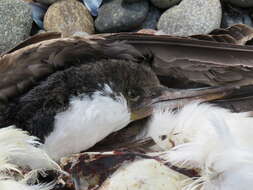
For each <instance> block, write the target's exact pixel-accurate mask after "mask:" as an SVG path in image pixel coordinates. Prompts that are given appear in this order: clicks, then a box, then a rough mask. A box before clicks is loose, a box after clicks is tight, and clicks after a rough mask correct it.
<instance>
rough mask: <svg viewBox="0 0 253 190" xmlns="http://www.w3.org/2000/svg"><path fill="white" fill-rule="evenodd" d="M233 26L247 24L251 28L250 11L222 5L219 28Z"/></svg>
mask: <svg viewBox="0 0 253 190" xmlns="http://www.w3.org/2000/svg"><path fill="white" fill-rule="evenodd" d="M234 24H247V25H249V26H253V22H252V19H251V16H250V11H249V10H247V9H242V8H239V7H233V6H231V5H229V4H228V5H224V6H223V11H222V21H221V27H222V28H227V27H229V26H232V25H234Z"/></svg>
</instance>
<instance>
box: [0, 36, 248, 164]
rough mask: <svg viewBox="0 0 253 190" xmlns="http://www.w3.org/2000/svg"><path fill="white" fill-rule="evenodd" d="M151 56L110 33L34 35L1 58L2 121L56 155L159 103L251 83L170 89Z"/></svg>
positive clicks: (86, 144) (212, 95) (210, 96)
mask: <svg viewBox="0 0 253 190" xmlns="http://www.w3.org/2000/svg"><path fill="white" fill-rule="evenodd" d="M133 36H135V34H133ZM147 37H148V38H150V36H147ZM153 37H154V39H155V40H156V41H157V42H159V41H160V38H161V37H159V36H158V37H156V36H153ZM141 38H142V37H141ZM163 38H165V39H168V40H169V41H170V40H172V39H171V38H170V37H168V36H167V37H163ZM191 43H192V44H195V43H197V42H196V41H194V40H192V41H191ZM239 49H240V48H239ZM153 58H154V57H152V56H150V54H146V52H143V51H141V50H139V49H137V48H136V47H135V46H133V45H132V44H131V43H126V42H124V41H122V40H112V39H107V38H106V36H96V35H95V36H88V37H68V38H59V34H57V33H52V34H51V33H50V34H40V35H38V36H35V37H32V38H30V39H28V40H26V41H24V42H23V43H21V44H19V45H17V46H16V47H14V48H13V49H11V50H9V51H7V52H6V53H4V54H3V55H1V57H0V77H1V79H2V80H1V81H0V102H1V103H0V127H1V128H3V127H6V126H10V125H15V126H16V127H17V128H21V129H23V130H26V131H28V132H29V133H30V134H31V135H33V136H36V137H38V138H39V139H40V140H41V142H42V144H41V145H40V147H41V148H42V149H43V150H45V151H46V152H47V153H48V154H49V155H50V156H51V157H52V158H53V159H54V160H59V159H60V158H61V157H63V156H67V155H70V154H72V153H77V152H80V151H84V150H87V149H89V148H91V147H92V146H93V145H95V144H96V143H97V142H99V141H101V140H102V139H104V138H105V137H106V136H108V135H109V134H111V133H113V132H116V131H118V130H120V129H122V128H124V127H125V126H127V125H128V124H129V123H130V122H133V121H135V120H139V119H142V118H144V117H147V116H149V115H151V114H152V111H153V109H154V107H155V106H156V105H157V104H159V102H164V101H168V102H169V104H170V105H169V106H170V108H176V107H178V105H179V104H180V105H183V104H185V103H187V102H189V101H192V100H194V99H199V100H200V101H210V100H214V99H219V98H222V97H225V96H228V95H230V94H231V93H232V92H234V91H238V89H240V88H241V86H244V85H249V84H250V83H251V81H249V82H248V81H247V82H245V83H243V84H242V85H239V84H238V83H233V82H231V83H229V84H226V85H222V86H211V87H201V88H192V89H177V88H168V87H166V86H165V85H162V84H161V83H160V81H159V79H158V77H157V75H156V73H155V72H154V70H153V66H152V64H153V60H154V59H153Z"/></svg>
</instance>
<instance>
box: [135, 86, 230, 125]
mask: <svg viewBox="0 0 253 190" xmlns="http://www.w3.org/2000/svg"><path fill="white" fill-rule="evenodd" d="M233 89H235V87H233V86H223V87H206V88H195V89H186V90H185V89H170V88H166V87H163V86H160V87H156V88H152V89H150V90H149V93H147V94H151V95H150V96H148V97H145V98H144V99H143V100H142V101H141V103H139V104H137V106H133V109H132V110H131V120H132V121H135V120H138V119H142V118H145V117H147V116H150V115H151V114H152V113H153V110H154V108H155V107H157V106H158V105H166V107H167V108H170V109H174V108H179V107H182V106H184V105H185V104H188V103H189V102H191V101H196V100H198V101H199V102H206V101H211V100H217V99H220V98H223V97H225V96H227V95H229V94H231V90H233Z"/></svg>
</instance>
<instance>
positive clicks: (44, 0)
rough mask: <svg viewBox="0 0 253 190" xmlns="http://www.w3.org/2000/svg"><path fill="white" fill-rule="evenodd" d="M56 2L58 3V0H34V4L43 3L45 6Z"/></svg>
mask: <svg viewBox="0 0 253 190" xmlns="http://www.w3.org/2000/svg"><path fill="white" fill-rule="evenodd" d="M56 1H59V0H36V2H38V3H44V4H47V5H51V4H53V3H55V2H56Z"/></svg>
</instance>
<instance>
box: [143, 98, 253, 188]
mask: <svg viewBox="0 0 253 190" xmlns="http://www.w3.org/2000/svg"><path fill="white" fill-rule="evenodd" d="M252 127H253V118H252V117H251V113H249V112H245V113H232V112H231V111H230V110H228V109H224V108H221V107H217V106H214V105H211V104H207V103H203V104H200V103H199V102H192V103H189V104H188V105H186V106H184V107H182V108H181V109H179V110H177V111H172V110H158V111H157V112H156V113H155V114H154V115H153V118H152V120H151V121H150V124H149V132H148V134H149V136H151V137H152V138H153V139H154V141H155V142H156V143H157V145H158V146H160V148H161V149H162V151H164V152H160V153H155V154H159V155H160V156H161V158H163V159H165V160H167V161H168V162H170V163H172V164H173V165H176V166H179V167H183V168H187V169H195V170H197V171H199V175H200V177H198V178H196V180H195V181H194V182H193V183H192V184H190V185H188V186H187V187H186V189H187V190H192V189H196V188H200V189H203V190H209V189H215V190H221V189H222V190H223V189H251V185H252V172H253V162H252V158H253V151H252V143H253V141H252V140H251V139H252V138H251V137H252V134H251V133H252ZM238 180H239V181H240V182H239V181H238Z"/></svg>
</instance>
